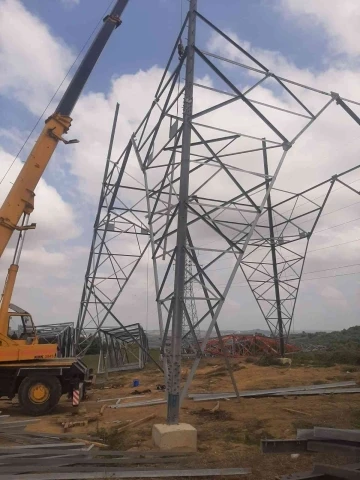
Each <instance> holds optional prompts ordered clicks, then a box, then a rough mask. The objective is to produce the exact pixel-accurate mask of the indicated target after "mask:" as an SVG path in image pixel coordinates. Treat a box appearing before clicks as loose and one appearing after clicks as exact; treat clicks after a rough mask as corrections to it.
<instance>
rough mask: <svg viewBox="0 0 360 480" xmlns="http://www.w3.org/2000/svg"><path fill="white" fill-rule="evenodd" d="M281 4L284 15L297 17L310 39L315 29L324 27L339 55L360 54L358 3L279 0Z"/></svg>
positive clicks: (334, 0)
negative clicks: (288, 14) (312, 30)
mask: <svg viewBox="0 0 360 480" xmlns="http://www.w3.org/2000/svg"><path fill="white" fill-rule="evenodd" d="M279 3H280V5H281V7H282V8H281V11H282V12H284V11H285V13H290V14H292V15H294V16H296V17H297V18H298V19H299V21H300V22H301V23H302V24H303V25H304V27H306V31H307V32H308V34H309V35H311V33H310V30H311V29H316V28H317V27H322V28H323V29H324V30H325V31H326V33H327V35H328V37H329V41H330V45H331V46H332V47H333V48H334V50H335V51H336V52H338V53H347V54H348V55H355V56H357V55H359V54H360V43H359V23H360V3H359V2H358V0H345V1H342V0H331V2H330V1H329V0H312V1H303V0H279ZM284 9H285V10H284Z"/></svg>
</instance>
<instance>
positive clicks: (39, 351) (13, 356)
mask: <svg viewBox="0 0 360 480" xmlns="http://www.w3.org/2000/svg"><path fill="white" fill-rule="evenodd" d="M10 310H11V311H9V312H8V332H7V335H3V334H1V333H0V347H1V348H0V362H13V361H17V360H20V361H26V360H35V359H39V360H41V359H49V358H55V357H56V356H57V345H53V344H48V345H40V344H39V342H38V338H37V335H36V328H35V325H34V322H33V320H32V317H31V315H30V314H29V313H28V312H26V311H25V310H23V309H22V308H20V307H18V306H17V305H14V304H10Z"/></svg>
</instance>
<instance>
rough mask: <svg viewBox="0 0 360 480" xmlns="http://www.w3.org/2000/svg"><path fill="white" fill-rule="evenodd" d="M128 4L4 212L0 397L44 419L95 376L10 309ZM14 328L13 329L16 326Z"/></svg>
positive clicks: (96, 46)
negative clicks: (81, 106) (94, 79)
mask: <svg viewBox="0 0 360 480" xmlns="http://www.w3.org/2000/svg"><path fill="white" fill-rule="evenodd" d="M127 3H128V0H117V2H116V4H115V6H114V7H113V9H112V11H111V13H110V14H109V15H107V16H106V17H105V18H104V21H103V25H102V27H101V29H100V30H99V32H98V34H97V36H96V37H95V39H94V41H93V42H92V44H91V46H90V48H89V50H88V51H87V53H86V55H85V56H84V58H83V60H82V62H81V64H80V65H79V67H78V69H77V71H76V73H75V75H74V77H73V78H72V80H71V82H70V84H69V86H68V88H67V89H66V91H65V93H64V95H63V97H62V98H61V100H60V102H59V105H58V106H57V108H56V110H55V112H54V113H53V114H52V115H51V116H50V117H49V118H48V119H47V120H46V121H45V126H44V128H43V130H42V132H41V133H40V135H39V137H38V139H37V141H36V143H35V145H34V147H33V149H32V151H31V153H30V155H29V156H28V158H27V160H26V162H25V164H24V165H23V167H22V169H21V172H20V173H19V175H18V176H17V178H16V180H15V182H14V184H13V185H12V187H11V189H10V191H9V193H8V195H7V197H6V199H5V201H4V203H3V204H2V206H1V208H0V257H1V256H2V254H3V253H4V251H5V250H6V248H7V247H8V244H9V241H10V239H11V237H12V235H13V233H14V231H15V230H16V231H17V232H18V239H17V243H16V247H15V254H14V257H13V262H12V264H11V265H10V268H9V269H8V274H7V278H6V281H5V285H4V289H3V294H2V297H1V305H0V397H3V396H6V397H8V398H13V397H14V396H15V395H16V394H17V395H18V398H19V403H20V406H21V407H22V409H23V410H24V411H25V412H26V413H28V414H30V415H43V414H45V413H47V412H49V411H50V410H51V409H53V408H54V407H55V405H57V403H58V402H59V400H60V397H61V395H63V394H68V395H69V396H71V397H72V402H73V405H74V406H77V405H78V404H79V402H80V400H81V398H82V396H83V393H84V392H85V386H86V384H87V382H89V380H90V377H91V372H90V371H89V370H88V368H87V367H86V366H85V364H84V363H83V362H82V361H81V360H79V359H76V358H57V353H58V352H57V350H58V346H57V345H54V344H51V345H49V344H47V345H43V344H40V343H39V340H38V337H37V335H36V328H35V326H34V323H33V320H32V317H31V315H30V314H29V313H28V312H26V311H25V310H23V309H22V308H20V307H17V306H16V305H14V304H12V303H11V299H12V295H13V291H14V287H15V282H16V276H17V273H18V270H19V260H20V255H21V250H22V247H23V244H24V239H25V234H26V232H27V231H28V230H31V229H34V228H35V227H36V224H34V223H32V224H29V216H30V214H31V213H32V211H33V210H34V197H35V193H34V190H35V188H36V185H37V184H38V182H39V180H40V178H41V177H42V175H43V173H44V171H45V168H46V166H47V164H48V163H49V161H50V159H51V156H52V154H53V153H54V151H55V149H56V147H57V145H58V144H59V142H63V143H65V144H66V145H69V144H73V143H78V140H66V139H65V138H64V137H63V135H64V134H66V133H67V132H68V130H69V128H70V126H71V121H72V119H71V117H70V115H71V112H72V110H73V108H74V107H75V105H76V102H77V100H78V98H79V96H80V94H81V91H82V89H83V88H84V86H85V84H86V82H87V80H88V78H89V76H90V74H91V72H92V70H93V68H94V66H95V64H96V62H97V60H98V58H99V56H100V54H101V52H102V50H103V49H104V47H105V45H106V43H107V41H108V40H109V38H110V36H111V34H112V32H113V31H114V29H116V28H117V27H118V26H119V25H120V24H121V14H122V13H123V11H124V9H125V7H126V5H127ZM14 324H15V325H14Z"/></svg>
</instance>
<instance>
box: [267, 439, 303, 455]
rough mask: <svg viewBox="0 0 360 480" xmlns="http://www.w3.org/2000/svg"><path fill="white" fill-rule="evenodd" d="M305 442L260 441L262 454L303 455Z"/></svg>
mask: <svg viewBox="0 0 360 480" xmlns="http://www.w3.org/2000/svg"><path fill="white" fill-rule="evenodd" d="M307 443H308V442H307V440H273V439H271V440H261V451H262V453H304V452H307Z"/></svg>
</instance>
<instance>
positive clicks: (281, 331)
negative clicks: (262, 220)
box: [262, 140, 285, 357]
mask: <svg viewBox="0 0 360 480" xmlns="http://www.w3.org/2000/svg"><path fill="white" fill-rule="evenodd" d="M262 146H263V160H264V173H265V183H266V188H269V183H270V182H269V180H268V175H269V167H268V161H267V151H266V141H265V140H263V142H262ZM267 212H268V220H269V233H270V249H271V259H272V268H273V273H274V277H273V278H274V289H275V299H276V310H277V320H278V329H279V342H280V355H281V356H282V357H283V356H284V355H285V341H284V325H283V319H282V314H281V297H280V288H279V278H278V269H277V260H276V246H275V238H274V222H273V213H272V208H271V194H269V196H268V198H267Z"/></svg>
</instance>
